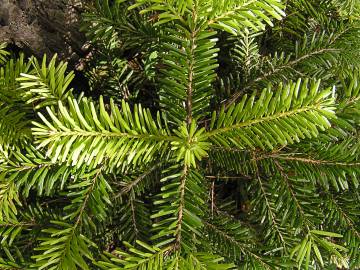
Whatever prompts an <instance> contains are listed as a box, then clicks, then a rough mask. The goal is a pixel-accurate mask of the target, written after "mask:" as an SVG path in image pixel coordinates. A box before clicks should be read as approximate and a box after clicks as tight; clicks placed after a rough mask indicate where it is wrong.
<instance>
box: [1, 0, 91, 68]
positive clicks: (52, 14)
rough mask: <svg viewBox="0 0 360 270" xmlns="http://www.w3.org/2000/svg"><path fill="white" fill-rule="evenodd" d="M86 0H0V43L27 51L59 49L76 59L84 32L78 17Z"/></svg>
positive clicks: (59, 52)
mask: <svg viewBox="0 0 360 270" xmlns="http://www.w3.org/2000/svg"><path fill="white" fill-rule="evenodd" d="M85 2H86V0H50V1H49V0H0V43H1V42H7V43H9V44H13V45H15V46H16V47H18V48H20V49H22V50H24V51H25V52H26V53H28V54H33V55H36V56H40V57H41V56H42V55H43V54H44V53H46V54H47V55H50V56H51V55H53V54H54V53H58V54H59V56H60V57H61V58H63V59H65V60H68V61H70V62H72V63H75V62H76V61H77V60H78V59H79V57H81V56H82V55H83V52H82V49H81V48H82V46H83V45H84V42H85V36H84V34H82V33H81V32H80V31H79V18H80V13H81V11H82V9H83V6H84V3H85Z"/></svg>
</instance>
